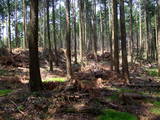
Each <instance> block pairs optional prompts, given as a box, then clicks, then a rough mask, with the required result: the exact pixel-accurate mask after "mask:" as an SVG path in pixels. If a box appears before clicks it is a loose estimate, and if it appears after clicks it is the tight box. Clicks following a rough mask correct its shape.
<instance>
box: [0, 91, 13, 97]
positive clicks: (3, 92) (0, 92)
mask: <svg viewBox="0 0 160 120" xmlns="http://www.w3.org/2000/svg"><path fill="white" fill-rule="evenodd" d="M10 92H12V90H0V97H2V96H6V95H8V94H9V93H10Z"/></svg>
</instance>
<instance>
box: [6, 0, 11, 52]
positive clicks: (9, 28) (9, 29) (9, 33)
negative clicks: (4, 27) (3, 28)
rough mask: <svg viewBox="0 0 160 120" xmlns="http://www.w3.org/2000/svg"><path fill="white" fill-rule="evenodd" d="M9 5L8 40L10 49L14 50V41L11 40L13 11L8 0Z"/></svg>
mask: <svg viewBox="0 0 160 120" xmlns="http://www.w3.org/2000/svg"><path fill="white" fill-rule="evenodd" d="M7 5H8V39H9V40H8V42H9V44H8V45H9V50H10V52H12V43H11V42H12V41H11V18H10V17H11V16H10V15H11V11H10V1H9V0H7Z"/></svg>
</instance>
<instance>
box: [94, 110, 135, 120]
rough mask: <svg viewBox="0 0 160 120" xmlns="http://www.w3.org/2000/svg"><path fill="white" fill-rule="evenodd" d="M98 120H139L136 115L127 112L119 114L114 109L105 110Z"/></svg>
mask: <svg viewBox="0 0 160 120" xmlns="http://www.w3.org/2000/svg"><path fill="white" fill-rule="evenodd" d="M97 120H138V118H137V117H136V116H135V115H132V114H130V113H127V112H119V111H116V110H113V109H105V110H103V112H102V115H100V116H98V117H97Z"/></svg>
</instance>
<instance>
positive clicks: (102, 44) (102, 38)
mask: <svg viewBox="0 0 160 120" xmlns="http://www.w3.org/2000/svg"><path fill="white" fill-rule="evenodd" d="M102 11H103V10H102V7H101V13H100V27H101V32H100V33H101V34H100V35H101V53H102V54H103V53H104V24H103V18H102V14H103V12H102Z"/></svg>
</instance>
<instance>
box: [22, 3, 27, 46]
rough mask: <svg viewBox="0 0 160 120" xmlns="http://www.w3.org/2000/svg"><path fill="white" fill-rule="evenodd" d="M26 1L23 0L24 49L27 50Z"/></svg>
mask: <svg viewBox="0 0 160 120" xmlns="http://www.w3.org/2000/svg"><path fill="white" fill-rule="evenodd" d="M26 9H27V8H26V0H23V43H22V46H23V48H26V36H27V35H26V13H27V12H26Z"/></svg>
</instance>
